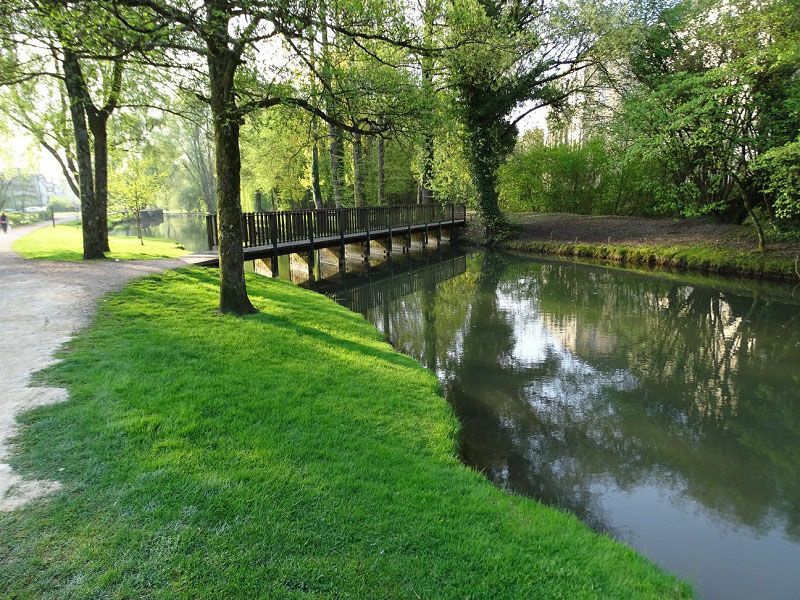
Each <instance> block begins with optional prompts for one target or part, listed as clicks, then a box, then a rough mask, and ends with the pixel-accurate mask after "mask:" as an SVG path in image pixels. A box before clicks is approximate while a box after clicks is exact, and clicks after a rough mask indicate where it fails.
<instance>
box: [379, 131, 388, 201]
mask: <svg viewBox="0 0 800 600" xmlns="http://www.w3.org/2000/svg"><path fill="white" fill-rule="evenodd" d="M385 157H386V147H385V146H384V141H383V137H381V136H378V204H379V205H380V206H383V205H384V204H386V188H385V184H384V181H385V176H384V168H385V167H384V160H385Z"/></svg>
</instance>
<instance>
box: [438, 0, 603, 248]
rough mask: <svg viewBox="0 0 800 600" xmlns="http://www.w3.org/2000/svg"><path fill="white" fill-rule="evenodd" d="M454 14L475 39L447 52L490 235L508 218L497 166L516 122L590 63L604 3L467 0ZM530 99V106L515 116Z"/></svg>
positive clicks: (455, 30)
mask: <svg viewBox="0 0 800 600" xmlns="http://www.w3.org/2000/svg"><path fill="white" fill-rule="evenodd" d="M459 9H460V10H457V11H451V13H450V15H449V20H450V27H451V30H452V33H451V37H452V38H453V39H454V40H458V41H461V42H463V41H464V40H470V42H471V43H470V44H469V46H465V47H459V49H458V50H457V51H455V52H451V53H449V54H448V63H449V64H448V76H449V79H450V82H451V85H452V86H453V87H454V88H455V90H456V92H457V99H456V101H457V107H458V111H459V116H460V118H461V120H462V122H463V123H464V127H465V129H466V131H465V135H466V155H467V157H468V159H469V162H470V166H471V169H472V176H473V178H474V181H475V188H476V190H477V194H478V209H479V211H480V213H481V216H482V218H483V221H484V225H485V230H486V237H487V240H488V241H489V243H492V242H493V241H495V240H497V239H498V238H499V237H501V236H502V235H503V233H504V231H505V229H506V222H505V218H504V217H503V214H502V212H501V210H500V207H499V204H498V196H497V186H496V183H497V175H496V172H497V169H498V167H499V166H500V165H501V164H502V163H503V161H504V160H505V158H506V157H507V156H508V154H509V153H510V152H511V150H512V149H513V148H514V143H515V141H516V137H517V123H518V122H519V121H520V120H521V119H522V118H524V116H525V115H527V114H529V113H530V112H532V111H533V110H536V109H537V108H541V107H544V106H548V105H551V104H553V103H555V102H557V101H559V100H562V99H563V98H565V97H567V96H568V95H569V94H570V93H571V92H572V91H573V90H572V89H570V88H569V87H567V89H564V88H559V87H558V84H559V83H560V82H562V83H563V82H567V83H569V82H570V81H571V80H570V79H569V75H571V74H573V73H575V72H577V71H579V70H580V69H582V68H584V67H585V66H586V65H587V64H588V60H589V51H590V50H591V49H592V48H593V46H594V44H595V43H596V41H597V39H598V36H599V34H600V31H601V28H600V27H599V25H600V22H601V17H603V16H604V15H603V11H602V6H600V7H594V8H592V9H591V10H590V9H588V8H587V9H586V10H584V11H583V12H581V6H580V5H578V6H577V7H572V8H570V7H566V6H564V5H559V4H553V5H550V4H546V3H545V4H543V3H541V2H535V1H526V2H514V3H506V2H503V1H501V0H464V1H463V2H462V3H461V4H460V5H459ZM523 102H528V103H529V106H527V107H526V109H525V110H524V112H523V113H522V114H521V115H519V116H515V117H511V114H512V112H513V111H514V109H516V108H517V107H518V106H519V105H520V104H522V103H523Z"/></svg>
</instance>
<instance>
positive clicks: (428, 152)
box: [420, 0, 435, 204]
mask: <svg viewBox="0 0 800 600" xmlns="http://www.w3.org/2000/svg"><path fill="white" fill-rule="evenodd" d="M433 18H434V14H433V10H432V7H431V2H429V0H426V1H425V4H424V9H423V14H422V21H423V36H424V39H425V42H426V43H427V44H432V43H433ZM420 66H421V67H422V82H423V84H422V86H423V90H424V93H426V94H430V95H431V96H433V95H434V94H435V91H434V87H433V67H434V63H433V58H432V57H431V56H423V58H422V64H421V65H420ZM432 183H433V133H431V130H430V129H427V130H426V131H425V133H424V134H423V143H422V181H420V188H421V189H420V202H421V203H422V204H430V203H432V202H433V190H432V189H431V184H432Z"/></svg>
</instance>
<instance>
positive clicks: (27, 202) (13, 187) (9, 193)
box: [0, 173, 72, 211]
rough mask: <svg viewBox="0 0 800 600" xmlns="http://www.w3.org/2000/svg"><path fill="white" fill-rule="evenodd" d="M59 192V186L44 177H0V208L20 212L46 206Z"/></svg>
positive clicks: (17, 175)
mask: <svg viewBox="0 0 800 600" xmlns="http://www.w3.org/2000/svg"><path fill="white" fill-rule="evenodd" d="M60 191H61V190H59V186H58V185H57V184H56V183H54V182H53V181H50V180H49V179H47V178H46V177H45V176H44V175H24V174H21V173H17V174H16V175H13V176H11V177H8V176H6V177H4V176H2V175H0V208H2V209H5V210H20V211H21V210H25V209H26V208H31V207H41V206H47V203H48V202H49V201H50V198H52V197H53V196H57V195H59V192H60ZM71 195H72V194H71V193H70V194H69V196H71Z"/></svg>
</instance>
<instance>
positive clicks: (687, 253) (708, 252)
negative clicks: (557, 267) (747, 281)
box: [497, 240, 800, 280]
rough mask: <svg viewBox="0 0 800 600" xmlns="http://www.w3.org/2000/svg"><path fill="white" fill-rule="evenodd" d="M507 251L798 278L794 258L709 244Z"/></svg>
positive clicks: (528, 244)
mask: <svg viewBox="0 0 800 600" xmlns="http://www.w3.org/2000/svg"><path fill="white" fill-rule="evenodd" d="M497 247H498V248H503V249H507V250H516V251H524V252H538V253H540V254H555V255H559V256H577V257H582V258H594V259H599V260H611V261H616V262H620V263H626V264H634V265H650V266H661V267H671V268H679V269H695V270H699V271H705V272H709V273H718V274H721V275H740V276H747V277H763V278H769V279H779V280H797V279H798V278H800V275H798V273H797V272H796V269H797V268H798V266H797V264H796V263H795V261H793V260H791V259H788V258H782V257H773V256H769V255H763V254H759V253H758V252H747V251H741V250H734V249H728V248H716V247H712V246H632V245H620V244H593V243H587V242H549V241H535V240H534V241H532V240H525V241H522V240H509V241H505V242H502V243H501V244H499V245H498V246H497Z"/></svg>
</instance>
